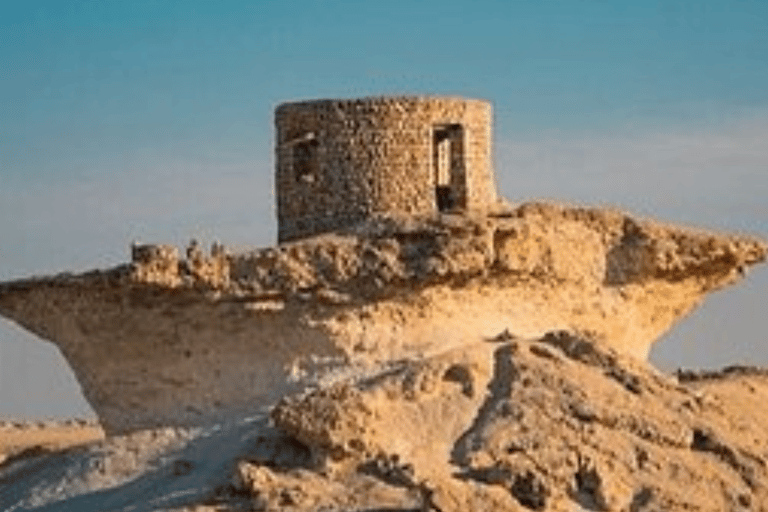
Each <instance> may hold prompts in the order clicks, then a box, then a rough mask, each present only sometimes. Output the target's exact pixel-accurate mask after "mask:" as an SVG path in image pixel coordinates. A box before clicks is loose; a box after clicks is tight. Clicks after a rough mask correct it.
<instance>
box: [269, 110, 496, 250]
mask: <svg viewBox="0 0 768 512" xmlns="http://www.w3.org/2000/svg"><path fill="white" fill-rule="evenodd" d="M275 125H276V130H277V141H276V144H277V146H276V162H277V168H276V176H275V178H276V180H275V181H276V187H277V217H278V239H279V241H280V242H285V241H289V240H294V239H297V238H302V237H306V236H311V235H314V234H317V233H322V232H325V231H332V230H334V229H338V228H341V227H345V226H349V225H351V224H354V223H356V222H359V221H361V220H364V219H365V218H366V217H369V216H371V215H372V214H376V213H401V214H410V215H419V214H429V213H434V212H440V211H443V212H449V211H452V212H457V211H466V210H472V209H479V208H482V207H483V206H484V205H487V204H489V203H491V202H493V201H494V200H495V199H496V187H495V183H494V178H493V169H492V166H491V105H490V103H488V102H486V101H481V100H473V99H464V98H455V97H422V96H405V97H372V98H362V99H350V100H315V101H304V102H297V103H284V104H282V105H280V106H278V107H277V109H276V110H275Z"/></svg>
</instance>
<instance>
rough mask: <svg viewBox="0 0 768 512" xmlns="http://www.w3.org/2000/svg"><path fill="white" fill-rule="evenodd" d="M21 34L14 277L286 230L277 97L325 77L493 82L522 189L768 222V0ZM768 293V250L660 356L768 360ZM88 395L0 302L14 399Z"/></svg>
mask: <svg viewBox="0 0 768 512" xmlns="http://www.w3.org/2000/svg"><path fill="white" fill-rule="evenodd" d="M0 34H2V37H0V69H2V75H1V76H2V78H0V280H8V279H13V278H18V277H24V276H27V275H29V274H40V273H50V272H57V271H61V270H76V271H77V270H86V269H89V268H93V267H103V266H109V265H113V264H117V263H119V262H122V261H125V260H126V258H127V257H128V246H129V243H130V241H131V240H136V239H138V240H144V241H158V242H171V243H176V244H178V245H184V244H185V243H186V242H187V241H188V240H189V239H190V238H192V237H197V238H199V239H201V240H203V241H206V242H210V241H212V240H214V239H217V240H219V241H221V242H223V243H225V244H226V245H229V246H244V245H267V244H270V243H272V241H273V239H274V236H275V220H274V215H273V209H274V204H273V195H272V172H273V170H272V167H273V149H272V135H273V118H272V114H273V109H274V107H275V106H276V105H277V104H278V103H280V102H282V101H289V100H296V99H303V98H315V97H354V96H364V95H379V94H392V93H430V94H458V95H466V96H470V97H480V98H485V99H488V100H491V101H492V102H493V104H494V109H495V143H496V150H495V153H496V172H497V175H498V180H499V186H500V189H501V191H502V193H503V194H504V195H505V196H507V197H508V198H509V199H511V200H513V201H522V200H528V199H535V198H555V199H561V200H565V201H569V202H576V203H583V204H611V205H617V206H620V207H622V208H625V209H627V210H629V211H632V212H636V213H638V214H640V215H643V216H652V217H657V218H662V219H668V220H671V221H677V222H683V223H686V224H694V225H698V226H702V227H713V228H717V229H723V230H736V231H743V232H748V233H753V234H757V235H760V236H763V237H764V238H768V2H767V1H764V0H731V1H728V0H718V1H714V0H702V1H697V2H691V1H660V2H640V1H636V0H631V1H630V0H627V1H609V0H583V1H576V0H537V1H533V0H531V1H525V0H516V1H515V0H505V1H502V0H497V1H494V0H475V1H468V0H467V1H461V2H459V1H452V0H440V1H432V0H424V1H419V0H411V1H405V0H390V1H387V2H383V1H362V0H360V1H351V0H338V1H334V0H326V1H291V0H280V1H271V0H254V1H245V0H220V1H215V2H214V1H204V0H185V1H123V2H118V1H84V0H68V1H66V2H64V1H59V0H28V1H26V2H2V4H0ZM767 313H768V272H767V271H766V270H765V269H762V270H760V269H759V270H757V271H755V272H753V273H752V274H751V275H750V276H749V279H748V281H747V282H746V283H745V284H743V285H741V286H740V287H737V288H734V289H733V290H729V291H725V292H720V293H719V294H718V295H716V296H714V297H713V298H712V299H710V301H709V302H708V303H707V304H706V305H705V307H704V308H703V309H702V310H700V311H699V312H698V313H697V314H695V315H693V317H692V318H690V319H689V320H687V321H686V322H684V323H683V324H681V325H680V326H679V327H678V328H677V329H676V330H675V331H674V332H673V333H671V334H670V335H669V336H668V338H667V339H666V340H665V341H664V342H663V343H661V344H660V345H659V346H658V348H657V350H656V351H655V352H654V356H653V357H654V360H655V361H656V362H658V363H659V364H660V365H661V366H662V367H664V368H673V367H676V366H681V365H682V366H716V365H721V364H728V363H736V362H752V363H755V364H764V365H767V364H768V337H767V336H766V335H765V333H766V332H768V314H767ZM87 410H88V409H87V406H86V405H85V403H84V402H83V401H82V398H80V397H79V395H78V390H77V388H76V386H75V385H74V383H73V380H72V376H71V374H70V373H68V369H67V368H66V365H65V364H64V363H63V360H62V359H61V357H60V356H59V355H58V353H57V352H56V350H54V349H53V348H52V346H51V345H49V344H46V343H43V342H41V341H39V340H37V339H35V338H34V337H32V336H29V335H26V334H24V333H22V332H21V331H20V330H19V329H18V328H16V327H14V326H12V325H11V324H9V323H7V322H3V321H0V417H1V416H8V415H13V416H28V417H38V416H57V415H71V414H82V413H84V412H87Z"/></svg>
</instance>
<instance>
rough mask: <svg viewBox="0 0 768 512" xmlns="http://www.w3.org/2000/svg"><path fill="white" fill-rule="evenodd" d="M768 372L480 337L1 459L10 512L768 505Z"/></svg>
mask: <svg viewBox="0 0 768 512" xmlns="http://www.w3.org/2000/svg"><path fill="white" fill-rule="evenodd" d="M766 400H768V372H766V370H760V369H755V368H739V367H735V368H728V369H725V370H723V371H720V372H705V373H697V372H679V373H678V374H677V375H672V376H669V375H663V374H660V373H659V372H657V371H656V370H654V369H653V368H652V367H651V366H650V365H648V364H647V363H645V362H643V361H640V360H638V359H636V358H633V357H631V356H628V355H626V354H622V353H620V352H618V351H616V350H615V349H613V348H611V347H607V346H605V345H604V344H601V343H596V342H595V341H594V340H593V339H591V338H590V337H589V336H588V335H585V334H584V333H571V332H565V331H555V332H550V333H547V334H545V335H544V336H542V337H540V338H534V339H523V338H515V337H510V336H509V335H506V334H505V335H504V336H500V337H498V338H497V339H495V340H484V339H481V338H478V337H475V338H472V339H467V340H465V343H464V344H463V345H462V346H461V347H458V348H454V349H451V350H448V351H445V352H443V353H440V354H436V355H433V356H429V357H424V358H419V359H414V360H403V361H399V362H397V363H393V364H392V365H391V367H390V368H389V369H387V370H386V371H381V372H379V373H377V374H375V375H369V376H365V377H349V378H345V379H340V380H338V381H336V382H334V383H332V384H330V385H328V386H322V387H318V388H316V389H313V390H309V391H307V392H304V393H300V394H297V395H290V396H286V397H285V398H284V399H282V400H281V401H280V403H278V404H277V406H276V407H274V408H273V410H272V412H271V425H270V424H268V423H267V421H266V420H265V418H263V417H256V418H252V419H249V420H247V421H244V422H241V423H237V424H223V425H220V426H217V427H215V428H208V429H199V428H195V429H178V428H177V429H169V428H163V429H155V430H148V431H143V432H139V433H134V434H130V435H126V436H115V437H111V438H109V439H108V440H105V441H103V442H101V443H98V444H95V445H92V446H88V447H84V448H78V449H75V450H71V451H69V452H64V453H60V454H48V455H39V454H35V455H33V456H28V457H27V458H22V459H16V460H12V461H10V462H7V463H6V464H4V465H3V464H0V489H2V491H3V492H1V493H0V510H15V511H18V510H30V511H37V512H43V511H65V510H78V511H80V512H96V511H102V510H121V511H122V510H125V511H128V510H131V511H134V512H149V511H160V510H163V511H189V512H191V511H197V512H203V511H207V512H215V511H216V512H222V511H232V512H234V511H254V510H255V511H268V512H278V511H279V512H372V511H379V512H383V511H389V512H438V511H439V512H459V511H461V512H464V511H468V510H472V511H486V510H488V511H490V510H493V511H500V512H504V511H509V512H531V511H540V512H574V511H578V512H581V511H603V512H658V511H665V512H666V511H669V512H683V511H686V512H687V511H697V512H724V511H727V512H746V511H750V512H765V511H768V430H766V428H765V425H766V424H768V412H766V410H765V407H764V404H765V402H766Z"/></svg>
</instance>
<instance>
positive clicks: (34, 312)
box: [0, 204, 767, 432]
mask: <svg viewBox="0 0 768 512" xmlns="http://www.w3.org/2000/svg"><path fill="white" fill-rule="evenodd" d="M132 252H133V254H132V256H133V257H132V262H131V263H130V264H127V265H123V266H120V267H117V268H114V269H111V270H106V271H94V272H90V273H87V274H83V275H78V276H71V275H62V276H57V277H52V278H40V279H32V280H25V281H17V282H13V283H5V284H2V285H0V314H2V315H4V316H6V317H8V318H10V319H11V320H14V321H15V322H17V323H18V324H20V325H21V326H23V327H25V328H26V329H28V330H30V331H32V332H34V333H36V334H37V335H39V336H41V337H43V338H45V339H47V340H50V341H52V342H54V343H55V344H56V345H57V346H58V347H59V348H60V349H61V351H62V353H63V354H64V356H65V357H66V358H67V360H68V361H69V363H70V364H71V366H72V368H73V369H74V372H75V374H76V376H77V378H78V380H79V382H80V384H81V386H82V389H83V392H84V394H85V396H86V398H87V399H88V401H89V402H90V403H91V405H92V406H93V408H94V410H95V411H97V413H98V415H99V418H100V420H101V422H102V424H103V425H104V426H105V428H106V429H107V430H108V431H110V432H120V431H128V430H133V429H138V428H147V427H153V426H161V425H205V424H210V423H215V422H217V421H222V420H225V419H227V418H233V417H238V416H242V415H243V414H246V413H247V412H248V411H250V410H251V409H252V408H253V407H257V406H262V407H267V406H269V405H271V404H273V403H275V402H276V401H277V400H279V399H280V398H281V397H283V396H285V395H286V394H289V393H293V392H296V391H299V390H301V389H306V388H307V387H309V386H314V385H318V384H320V383H323V382H326V381H328V380H333V379H336V378H337V377H339V376H342V375H346V374H371V373H375V372H376V371H378V370H380V369H381V368H386V367H387V366H388V365H390V364H391V363H392V362H393V361H398V360H402V359H407V358H417V357H421V356H422V355H429V354H436V353H441V352H444V351H446V350H450V349H451V348H455V347H460V346H462V345H463V344H464V343H466V340H467V339H474V338H476V337H477V336H478V335H479V336H482V337H488V338H490V337H494V336H496V335H498V333H500V332H504V331H505V330H506V331H508V332H510V333H514V335H516V336H520V337H538V336H541V335H543V334H544V333H545V332H548V331H552V330H557V329H565V330H569V331H590V332H592V333H593V334H594V338H595V339H596V340H600V342H601V343H604V344H607V345H609V346H611V347H613V348H614V349H615V350H616V351H618V352H621V353H625V354H630V355H632V356H634V357H636V358H639V359H643V358H645V357H646V355H647V353H648V350H649V347H650V346H651V345H652V344H653V342H654V341H655V340H657V339H658V338H659V337H660V336H661V335H662V334H663V333H665V332H666V331H667V330H668V329H669V328H670V327H671V326H672V325H673V324H674V323H675V322H676V321H677V320H678V319H680V318H681V317H683V316H685V315H686V314H687V313H688V312H690V311H691V310H692V309H693V308H694V307H696V306H697V305H698V304H700V303H701V301H702V300H703V298H704V296H705V295H706V294H707V293H708V292H711V291H713V290H716V289H718V288H720V287H723V286H725V285H728V284H731V283H733V282H735V281H737V280H738V279H739V278H741V277H742V276H743V274H744V271H745V269H746V268H747V267H748V266H750V265H752V264H755V263H758V262H761V261H763V260H764V259H765V256H766V252H767V249H766V245H765V244H764V243H762V242H760V241H758V240H755V239H751V238H747V237H738V236H723V235H717V234H712V233H706V232H696V231H692V230H690V229H685V228H677V227H674V226H666V225H661V224H657V223H654V222H651V221H641V220H637V219H634V218H632V217H630V216H628V215H626V214H624V213H621V212H617V211H608V210H599V209H586V208H572V207H565V206H558V205H551V204H527V205H523V206H520V207H517V208H508V207H502V206H496V207H494V209H492V210H489V211H488V212H487V213H485V214H482V215H481V214H475V215H440V216H435V217H427V218H410V217H409V218H397V217H391V216H390V217H381V218H375V219H372V220H370V221H368V222H366V223H364V224H360V225H357V226H353V227H351V228H348V229H347V230H345V231H340V232H338V233H334V234H328V235H323V236H318V237H315V238H309V239H305V240H301V241H297V242H293V243H287V244H283V245H279V246H277V247H269V248H265V249H259V250H254V251H250V252H240V253H229V252H227V251H226V250H224V248H223V247H221V246H220V245H218V244H216V245H215V246H214V248H213V250H212V251H211V252H210V254H205V253H204V251H202V249H200V247H199V245H195V246H194V247H193V246H190V248H188V250H187V251H186V252H187V256H186V258H182V257H181V256H179V253H178V251H177V250H175V249H174V248H172V247H167V246H152V245H138V244H137V245H135V246H134V247H133V251H132ZM459 377H460V375H458V374H457V375H456V378H459ZM627 385H630V386H631V383H630V382H628V383H627Z"/></svg>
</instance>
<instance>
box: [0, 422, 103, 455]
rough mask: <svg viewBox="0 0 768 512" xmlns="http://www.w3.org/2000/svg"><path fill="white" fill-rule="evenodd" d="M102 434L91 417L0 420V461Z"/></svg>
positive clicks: (101, 437)
mask: <svg viewBox="0 0 768 512" xmlns="http://www.w3.org/2000/svg"><path fill="white" fill-rule="evenodd" d="M103 438H104V431H103V430H102V429H101V427H100V426H99V425H98V424H97V423H96V422H95V421H93V420H81V419H72V420H64V421H55V422H54V421H41V422H26V421H14V420H6V421H2V420H0V463H2V462H3V461H5V460H6V459H8V458H11V457H14V456H17V455H20V454H22V453H25V452H26V453H40V452H53V451H60V450H64V449H66V448H71V447H73V446H79V445H83V444H87V443H90V442H93V441H99V440H101V439H103Z"/></svg>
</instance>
